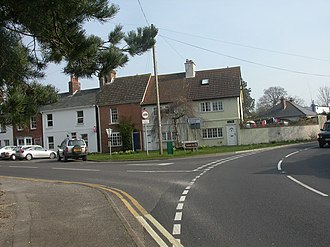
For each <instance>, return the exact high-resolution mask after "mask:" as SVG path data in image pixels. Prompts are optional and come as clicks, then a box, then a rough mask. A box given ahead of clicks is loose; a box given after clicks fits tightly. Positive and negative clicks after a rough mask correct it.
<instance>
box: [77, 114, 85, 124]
mask: <svg viewBox="0 0 330 247" xmlns="http://www.w3.org/2000/svg"><path fill="white" fill-rule="evenodd" d="M77 124H84V112H83V111H77Z"/></svg>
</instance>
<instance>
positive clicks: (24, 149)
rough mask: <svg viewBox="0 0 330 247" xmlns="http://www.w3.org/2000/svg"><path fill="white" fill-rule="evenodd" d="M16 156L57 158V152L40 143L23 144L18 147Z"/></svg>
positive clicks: (24, 157)
mask: <svg viewBox="0 0 330 247" xmlns="http://www.w3.org/2000/svg"><path fill="white" fill-rule="evenodd" d="M15 156H16V158H17V159H27V160H31V159H36V158H50V159H55V158H56V152H55V151H53V150H48V149H46V148H44V147H42V146H40V145H29V146H21V147H18V148H17V149H16V153H15Z"/></svg>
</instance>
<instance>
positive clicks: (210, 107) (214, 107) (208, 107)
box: [201, 101, 223, 112]
mask: <svg viewBox="0 0 330 247" xmlns="http://www.w3.org/2000/svg"><path fill="white" fill-rule="evenodd" d="M201 111H202V112H209V111H223V105H222V101H212V102H202V103H201Z"/></svg>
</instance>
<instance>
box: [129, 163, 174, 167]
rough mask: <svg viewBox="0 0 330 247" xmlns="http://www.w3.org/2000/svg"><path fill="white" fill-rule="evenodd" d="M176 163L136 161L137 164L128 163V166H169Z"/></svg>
mask: <svg viewBox="0 0 330 247" xmlns="http://www.w3.org/2000/svg"><path fill="white" fill-rule="evenodd" d="M173 164H174V163H135V164H127V166H169V165H173Z"/></svg>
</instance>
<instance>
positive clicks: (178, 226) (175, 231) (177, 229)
mask: <svg viewBox="0 0 330 247" xmlns="http://www.w3.org/2000/svg"><path fill="white" fill-rule="evenodd" d="M180 234H181V224H174V225H173V235H180Z"/></svg>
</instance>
